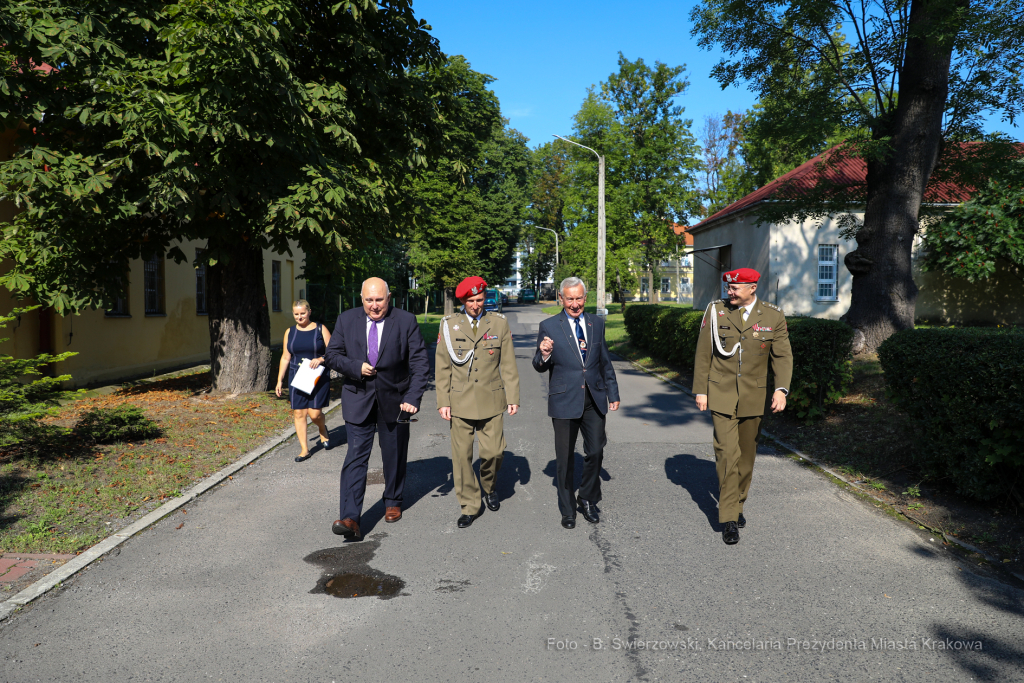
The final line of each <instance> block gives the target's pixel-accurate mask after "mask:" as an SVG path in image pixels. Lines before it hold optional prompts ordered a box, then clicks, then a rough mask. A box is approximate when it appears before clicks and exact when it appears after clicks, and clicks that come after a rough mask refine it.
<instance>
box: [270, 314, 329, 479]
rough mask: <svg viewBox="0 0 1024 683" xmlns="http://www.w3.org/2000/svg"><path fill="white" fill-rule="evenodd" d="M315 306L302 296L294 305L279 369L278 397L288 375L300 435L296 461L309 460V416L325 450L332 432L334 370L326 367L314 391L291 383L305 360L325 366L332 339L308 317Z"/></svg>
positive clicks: (312, 365)
mask: <svg viewBox="0 0 1024 683" xmlns="http://www.w3.org/2000/svg"><path fill="white" fill-rule="evenodd" d="M310 313H312V309H310V307H309V302H308V301H306V300H305V299H299V300H298V301H296V302H295V303H294V304H292V315H293V316H294V317H295V325H294V326H292V327H289V328H288V329H287V330H285V332H284V345H283V347H282V348H283V349H284V353H283V354H282V356H281V365H280V367H279V368H278V371H277V389H276V390H275V391H276V393H277V395H278V396H281V391H282V387H283V385H284V381H285V377H286V376H287V380H288V384H289V387H288V389H289V392H290V394H289V398H290V400H291V405H292V416H293V417H294V418H295V434H296V435H297V436H298V437H299V446H300V447H301V448H302V452H301V453H299V455H298V456H296V458H295V462H302V461H303V460H308V459H309V446H308V444H307V443H306V440H307V437H306V418H307V417H308V418H309V419H310V420H312V422H313V424H315V425H316V426H317V429H318V430H319V432H320V443H321V444H322V445H323V447H324V449H329V448H330V447H331V441H330V434H329V433H328V431H327V420H326V419H325V418H324V413H323V409H324V408H326V407H327V404H328V403H329V401H330V393H331V371H330V370H329V369H327V368H326V367H324V372H323V374H322V375H320V379H319V380H318V381H317V383H316V386H315V387H314V388H313V393H311V394H307V393H305V392H302V391H299V390H298V389H296V388H295V387H293V386H290V385H291V381H292V377H294V376H295V373H296V371H297V370H298V369H299V365H300V364H301V363H302V361H303V359H305V358H308V359H309V366H310V367H311V368H314V369H316V368H317V367H319V366H321V365H323V362H324V353H325V352H326V351H327V344H328V343H330V341H331V333H330V332H328V331H327V327H325V326H324V325H321V324H319V323H315V322H313V321H311V320H310V319H309V317H310Z"/></svg>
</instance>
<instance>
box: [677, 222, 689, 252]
mask: <svg viewBox="0 0 1024 683" xmlns="http://www.w3.org/2000/svg"><path fill="white" fill-rule="evenodd" d="M672 232H674V233H675V234H677V235H683V239H685V240H686V246H688V247H692V246H693V235H691V234H690V226H688V225H679V224H676V223H673V224H672Z"/></svg>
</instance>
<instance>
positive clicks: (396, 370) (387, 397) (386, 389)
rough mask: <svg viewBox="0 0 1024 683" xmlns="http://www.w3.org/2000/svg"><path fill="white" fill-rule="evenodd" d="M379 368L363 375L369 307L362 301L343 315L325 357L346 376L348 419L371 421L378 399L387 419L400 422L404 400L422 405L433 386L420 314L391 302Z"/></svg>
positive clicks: (344, 406) (345, 412) (344, 393)
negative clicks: (369, 375)
mask: <svg viewBox="0 0 1024 683" xmlns="http://www.w3.org/2000/svg"><path fill="white" fill-rule="evenodd" d="M384 320H385V323H384V328H383V329H382V330H381V338H380V345H379V349H380V352H379V355H378V357H377V366H376V367H377V374H376V375H374V376H373V377H363V373H362V368H363V363H367V362H369V359H368V356H367V353H366V312H365V311H364V310H363V307H362V306H359V307H358V308H350V309H349V310H347V311H345V312H344V313H342V314H341V315H339V316H338V321H337V323H335V325H334V332H333V333H332V334H331V343H330V344H328V345H327V352H326V353H325V354H324V362H325V363H326V365H327V367H329V368H331V369H332V370H336V371H338V373H340V374H341V375H342V376H343V377H344V378H345V386H344V387H343V388H342V392H341V414H342V416H343V417H344V418H345V422H352V423H354V424H359V423H362V422H365V421H366V419H367V417H368V416H369V414H370V409H371V408H372V407H373V402H374V400H376V401H377V405H378V410H381V411H383V415H384V421H385V422H395V421H396V420H397V419H398V416H399V414H400V413H401V412H402V411H401V408H400V407H399V406H400V405H401V404H402V403H409V404H412V405H414V406H416V407H417V408H419V407H420V399H422V398H423V392H424V391H426V390H427V382H428V377H429V374H430V359H429V358H428V357H427V349H426V346H425V345H424V344H423V335H422V334H420V327H419V325H418V324H417V323H416V316H414V315H413V314H412V313H410V312H408V311H403V310H401V309H398V308H394V307H391V308H389V309H388V312H387V313H386V314H384Z"/></svg>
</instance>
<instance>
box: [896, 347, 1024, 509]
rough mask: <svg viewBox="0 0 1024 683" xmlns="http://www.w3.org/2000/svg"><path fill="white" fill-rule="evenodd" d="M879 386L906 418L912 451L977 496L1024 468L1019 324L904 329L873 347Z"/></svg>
mask: <svg viewBox="0 0 1024 683" xmlns="http://www.w3.org/2000/svg"><path fill="white" fill-rule="evenodd" d="M878 358H879V360H880V361H881V363H882V369H883V370H885V384H886V392H887V394H888V396H889V398H890V400H892V401H893V402H894V403H895V404H896V405H898V406H899V408H900V409H901V410H903V411H904V412H905V413H906V414H907V415H908V416H910V418H911V420H912V421H913V422H914V425H915V428H916V431H917V432H918V437H919V441H918V442H917V443H918V446H917V447H916V448H915V449H914V452H913V454H912V455H913V458H914V461H915V463H917V464H918V465H919V466H920V467H921V468H922V469H923V470H924V471H925V472H926V473H927V474H929V475H932V476H935V477H937V478H940V479H950V480H951V481H952V482H953V484H954V485H955V486H956V488H957V491H958V492H960V493H963V494H966V495H970V496H973V497H975V498H978V499H981V500H990V499H992V498H996V497H998V496H1003V495H1007V494H1008V493H1009V492H1011V491H1012V490H1013V489H1014V487H1015V486H1017V485H1018V484H1019V483H1020V478H1021V475H1022V474H1024V423H1022V421H1021V416H1020V411H1021V408H1020V406H1021V392H1022V391H1024V365H1022V364H1021V358H1024V332H1020V331H1017V330H1013V329H1010V330H999V329H992V328H988V329H985V328H963V329H952V328H946V329H942V328H935V329H918V330H904V331H902V332H897V333H896V334H894V335H893V336H891V337H889V339H887V340H886V341H885V342H884V343H883V344H882V346H881V347H879V349H878Z"/></svg>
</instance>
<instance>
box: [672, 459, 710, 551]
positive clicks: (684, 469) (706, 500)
mask: <svg viewBox="0 0 1024 683" xmlns="http://www.w3.org/2000/svg"><path fill="white" fill-rule="evenodd" d="M665 476H667V477H668V480H669V481H670V482H672V483H673V484H676V485H677V486H682V487H683V488H684V489H686V492H687V493H689V494H690V498H692V499H693V502H694V503H696V504H697V507H698V508H700V511H701V512H703V513H704V516H705V517H707V518H708V525H709V526H710V527H711V529H712V530H714V531H715V532H716V533H718V532H720V531H721V530H722V529H721V525H720V524H719V523H718V474H717V473H716V472H715V463H714V462H712V461H710V460H704V459H703V458H699V457H697V456H696V455H692V454H690V453H681V454H679V455H673V456H672V457H671V458H667V459H666V460H665Z"/></svg>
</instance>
